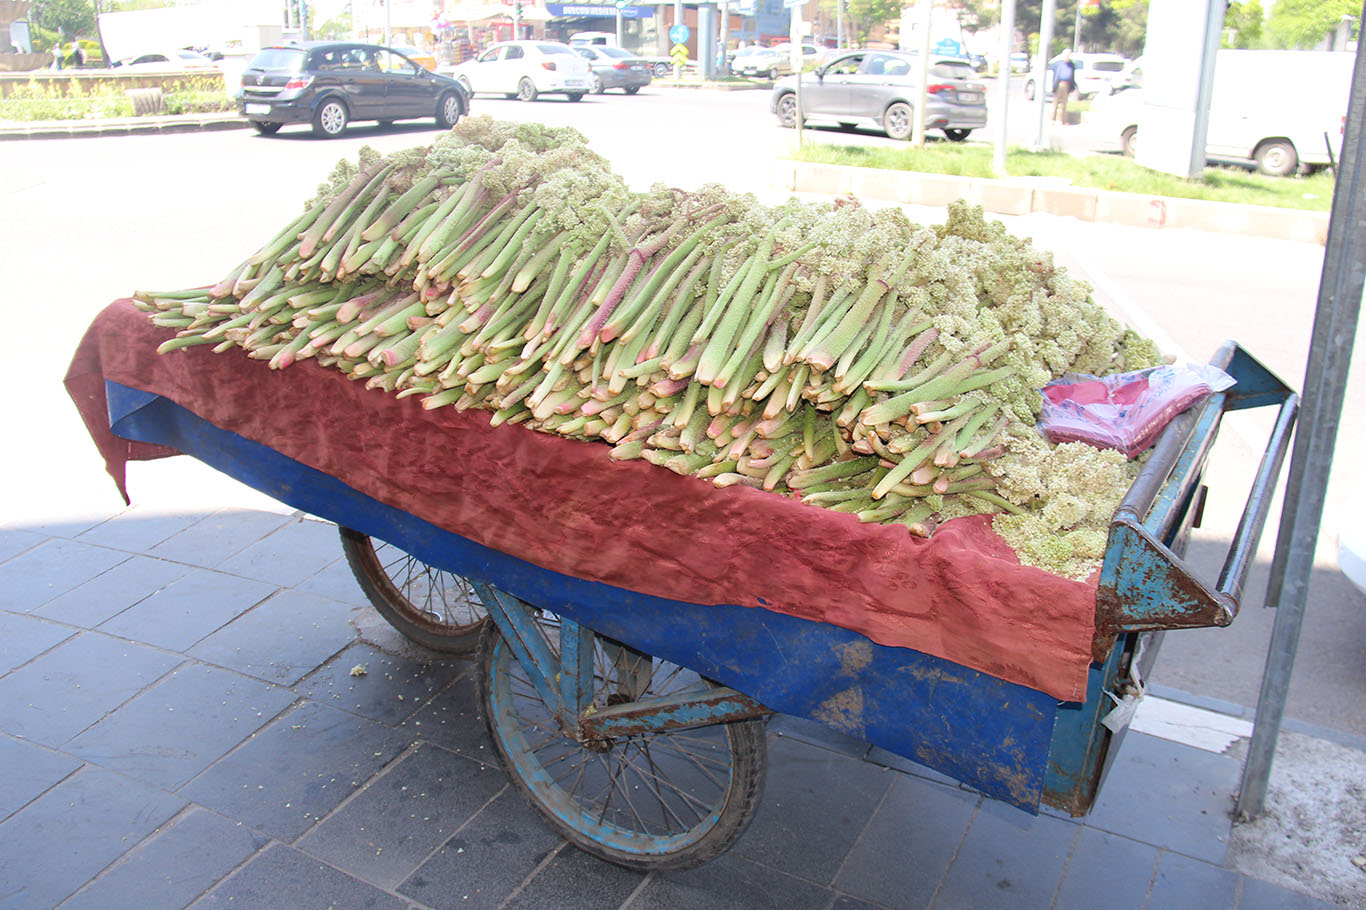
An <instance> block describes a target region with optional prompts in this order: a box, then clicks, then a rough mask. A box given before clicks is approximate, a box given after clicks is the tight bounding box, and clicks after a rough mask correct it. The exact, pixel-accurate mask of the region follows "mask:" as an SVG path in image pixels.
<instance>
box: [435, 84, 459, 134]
mask: <svg viewBox="0 0 1366 910" xmlns="http://www.w3.org/2000/svg"><path fill="white" fill-rule="evenodd" d="M463 113H464V107H463V106H462V105H461V104H460V99H459V98H458V97H456V94H455V92H446V94H444V95H442V96H441V97H440V98H438V99H436V125H437V126H439V127H440V128H441V129H443V130H448V129H450V128H451V127H453V126H455V125H456V123H458V122H459V121H460V115H461V114H463Z"/></svg>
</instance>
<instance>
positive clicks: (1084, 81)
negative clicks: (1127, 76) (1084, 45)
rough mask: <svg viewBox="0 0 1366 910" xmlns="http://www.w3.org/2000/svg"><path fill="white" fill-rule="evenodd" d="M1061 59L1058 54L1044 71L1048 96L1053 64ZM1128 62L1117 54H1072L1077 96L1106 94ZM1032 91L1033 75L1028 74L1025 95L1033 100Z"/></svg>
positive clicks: (1051, 82) (1083, 97)
mask: <svg viewBox="0 0 1366 910" xmlns="http://www.w3.org/2000/svg"><path fill="white" fill-rule="evenodd" d="M1061 59H1062V57H1061V55H1059V56H1057V57H1054V58H1053V59H1052V60H1050V61H1049V64H1048V69H1047V70H1046V71H1045V72H1044V90H1045V91H1046V92H1047V93H1048V95H1050V96H1051V95H1052V94H1053V64H1054V63H1057V62H1058V61H1059V60H1061ZM1128 62H1129V61H1128V60H1126V59H1124V58H1123V57H1121V56H1119V55H1118V54H1073V55H1072V63H1073V64H1075V65H1076V68H1077V69H1076V72H1075V74H1074V75H1075V76H1076V85H1075V89H1076V93H1077V97H1078V98H1080V99H1081V100H1083V101H1085V100H1086V99H1088V98H1093V97H1095V96H1096V95H1097V94H1101V93H1104V94H1107V95H1108V94H1109V93H1110V83H1112V82H1113V81H1114V80H1115V79H1116V78H1118V77H1119V74H1120V73H1121V72H1123V71H1124V67H1125V66H1126V65H1127V64H1128ZM1034 91H1035V86H1034V77H1033V76H1030V77H1029V79H1028V80H1027V81H1026V82H1025V97H1026V98H1028V99H1029V100H1030V101H1033V100H1034Z"/></svg>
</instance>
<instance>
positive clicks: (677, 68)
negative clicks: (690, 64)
mask: <svg viewBox="0 0 1366 910" xmlns="http://www.w3.org/2000/svg"><path fill="white" fill-rule="evenodd" d="M682 24H683V0H674V25H682ZM669 50H671V51H672V50H673V42H670V43H669ZM674 78H675V79H682V78H683V65H682V64H681V63H675V64H674Z"/></svg>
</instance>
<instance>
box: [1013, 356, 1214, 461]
mask: <svg viewBox="0 0 1366 910" xmlns="http://www.w3.org/2000/svg"><path fill="white" fill-rule="evenodd" d="M1233 383H1234V380H1233V377H1232V376H1229V375H1228V374H1227V373H1225V372H1224V371H1223V370H1220V369H1219V368H1218V367H1212V366H1209V365H1207V364H1201V365H1198V366H1191V365H1188V364H1181V365H1173V366H1162V367H1154V368H1153V369H1150V370H1138V371H1136V372H1133V373H1116V374H1114V375H1113V376H1083V375H1079V374H1073V373H1069V374H1068V375H1066V376H1064V377H1062V378H1061V379H1055V380H1053V381H1052V382H1050V383H1049V384H1048V385H1046V386H1044V387H1043V412H1042V413H1041V414H1040V415H1039V432H1041V433H1043V436H1044V438H1045V439H1047V440H1048V441H1049V442H1052V443H1059V442H1085V443H1089V444H1090V445H1093V446H1096V447H1097V448H1101V449H1117V450H1119V451H1121V452H1123V453H1124V455H1125V457H1127V458H1133V457H1134V456H1135V455H1137V454H1138V453H1140V452H1142V451H1143V450H1144V449H1146V448H1148V447H1149V446H1150V445H1152V444H1153V442H1154V441H1155V440H1156V439H1157V434H1158V433H1160V432H1162V428H1163V427H1165V426H1166V425H1167V424H1168V422H1170V421H1171V419H1172V418H1173V417H1175V416H1176V415H1177V414H1180V413H1181V412H1182V411H1184V410H1185V409H1186V408H1188V407H1190V406H1191V405H1193V404H1195V403H1196V402H1197V401H1199V400H1200V399H1202V398H1204V397H1205V396H1206V395H1209V394H1210V393H1211V392H1222V391H1223V390H1224V389H1227V388H1229V387H1230V386H1232V385H1233Z"/></svg>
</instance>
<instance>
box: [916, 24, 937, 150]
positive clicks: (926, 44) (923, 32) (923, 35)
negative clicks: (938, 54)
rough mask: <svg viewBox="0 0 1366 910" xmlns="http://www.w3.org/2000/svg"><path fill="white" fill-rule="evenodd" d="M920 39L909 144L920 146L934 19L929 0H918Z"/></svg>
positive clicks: (923, 126)
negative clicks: (915, 95)
mask: <svg viewBox="0 0 1366 910" xmlns="http://www.w3.org/2000/svg"><path fill="white" fill-rule="evenodd" d="M919 12H920V22H919V28H920V35H919V36H918V37H919V38H920V41H919V43H918V45H917V47H918V49H919V51H920V59H919V60H918V61H917V62H916V72H917V73H918V74H919V75H918V78H919V80H920V85H919V87H918V88H917V89H916V94H917V95H918V96H919V97H917V98H916V102H915V110H914V111H913V112H912V116H914V117H915V119H914V120H912V121H911V145H914V146H915V147H916V148H920V147H922V146H923V145H924V144H925V103H926V101H927V99H928V98H929V83H930V48H931V47H933V45H932V44H931V42H930V23H931V22H932V21H933V19H934V4H933V3H931V2H930V0H920V10H919Z"/></svg>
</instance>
